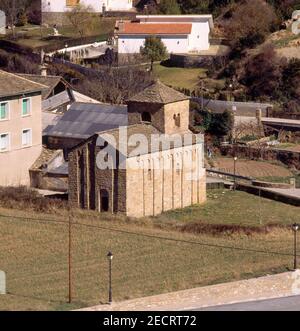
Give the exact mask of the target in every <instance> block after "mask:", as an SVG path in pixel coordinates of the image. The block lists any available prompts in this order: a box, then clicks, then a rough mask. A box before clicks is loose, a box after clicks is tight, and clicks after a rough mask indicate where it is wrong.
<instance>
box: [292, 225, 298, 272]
mask: <svg viewBox="0 0 300 331" xmlns="http://www.w3.org/2000/svg"><path fill="white" fill-rule="evenodd" d="M292 228H293V231H294V270H297V232H298V229H299V224H297V223H294V224H293V225H292Z"/></svg>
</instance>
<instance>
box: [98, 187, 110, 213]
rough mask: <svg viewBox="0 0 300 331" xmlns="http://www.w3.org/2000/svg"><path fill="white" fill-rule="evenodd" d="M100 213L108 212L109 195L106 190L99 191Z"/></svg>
mask: <svg viewBox="0 0 300 331" xmlns="http://www.w3.org/2000/svg"><path fill="white" fill-rule="evenodd" d="M100 211H101V213H105V212H108V211H109V193H108V191H107V190H100Z"/></svg>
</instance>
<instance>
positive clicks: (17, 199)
mask: <svg viewBox="0 0 300 331" xmlns="http://www.w3.org/2000/svg"><path fill="white" fill-rule="evenodd" d="M0 205H1V206H2V207H4V208H13V209H19V210H24V209H25V210H26V209H27V210H32V211H36V212H48V213H49V212H50V213H51V212H56V211H57V210H58V209H67V208H68V204H67V202H66V201H63V200H59V199H47V198H44V197H43V196H41V195H40V194H39V193H38V192H37V191H35V190H33V189H29V188H27V187H25V186H20V187H0Z"/></svg>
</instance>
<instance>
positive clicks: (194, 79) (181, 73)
mask: <svg viewBox="0 0 300 331" xmlns="http://www.w3.org/2000/svg"><path fill="white" fill-rule="evenodd" d="M205 72H206V70H205V69H199V68H177V67H166V66H163V65H161V64H155V65H154V73H155V74H156V75H157V76H158V77H159V79H160V80H161V81H162V82H163V83H164V84H167V85H169V86H173V87H178V88H187V89H190V90H193V89H195V88H196V87H197V84H198V83H199V77H201V76H206V74H205Z"/></svg>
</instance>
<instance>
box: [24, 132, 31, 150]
mask: <svg viewBox="0 0 300 331" xmlns="http://www.w3.org/2000/svg"><path fill="white" fill-rule="evenodd" d="M31 140H32V134H31V129H26V130H23V131H22V146H23V147H26V146H31V144H32V142H31Z"/></svg>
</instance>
